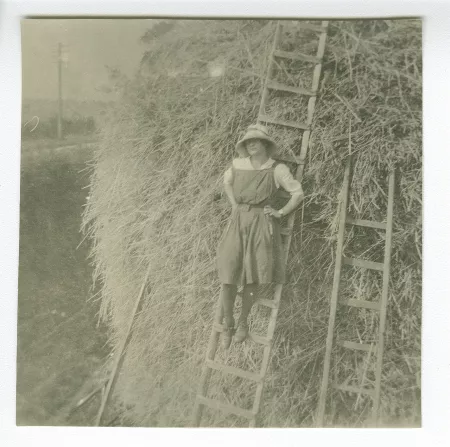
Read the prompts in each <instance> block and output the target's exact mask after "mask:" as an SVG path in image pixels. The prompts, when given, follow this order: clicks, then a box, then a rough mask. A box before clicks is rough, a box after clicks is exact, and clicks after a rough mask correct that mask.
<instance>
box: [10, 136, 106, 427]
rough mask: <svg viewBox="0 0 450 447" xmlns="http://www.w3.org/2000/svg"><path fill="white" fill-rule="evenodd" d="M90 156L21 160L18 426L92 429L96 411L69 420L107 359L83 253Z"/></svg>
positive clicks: (81, 151)
mask: <svg viewBox="0 0 450 447" xmlns="http://www.w3.org/2000/svg"><path fill="white" fill-rule="evenodd" d="M35 152H37V153H35ZM90 154H91V148H90V147H89V145H88V144H83V145H80V146H77V147H75V148H73V147H72V148H70V147H69V148H67V147H66V148H61V147H53V148H47V149H45V148H42V147H40V148H39V150H36V151H33V148H28V149H27V150H26V151H24V153H23V156H22V167H21V215H20V265H19V303H18V329H17V330H18V350H17V420H16V423H17V425H91V424H92V422H93V419H92V416H93V415H94V414H95V411H96V405H98V403H96V402H95V400H94V401H92V402H91V403H90V404H89V405H87V406H86V407H83V408H81V409H80V410H79V411H76V412H74V413H73V414H69V410H70V409H71V408H72V407H73V404H74V402H76V401H77V400H78V399H79V398H81V397H83V396H84V395H86V394H87V393H88V392H89V391H90V390H91V389H92V387H94V386H95V384H96V383H97V382H98V381H99V380H100V377H97V376H96V374H95V373H96V371H98V370H99V369H100V366H101V365H102V364H103V362H104V359H105V356H106V355H107V349H106V346H105V341H106V339H105V336H104V332H103V330H102V329H101V328H97V320H98V315H97V313H98V303H97V302H94V301H92V300H90V301H88V298H89V297H90V296H91V290H90V287H91V283H92V280H91V275H92V271H91V267H90V265H89V264H88V262H87V255H88V249H89V247H88V245H87V244H86V243H83V244H81V245H80V242H81V235H80V233H79V228H80V223H81V212H82V207H83V204H84V203H85V200H86V196H87V194H88V190H87V189H83V188H84V187H85V186H86V185H87V183H88V178H87V174H86V172H83V173H81V172H80V171H82V170H83V169H84V168H85V161H86V160H87V159H88V158H89V157H90ZM79 245H80V246H79ZM77 247H78V248H77ZM97 399H98V398H97Z"/></svg>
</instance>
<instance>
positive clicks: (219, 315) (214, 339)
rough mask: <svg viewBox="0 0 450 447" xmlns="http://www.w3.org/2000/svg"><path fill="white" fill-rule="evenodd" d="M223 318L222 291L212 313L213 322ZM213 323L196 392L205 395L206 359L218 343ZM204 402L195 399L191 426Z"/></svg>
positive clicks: (208, 372)
mask: <svg viewBox="0 0 450 447" xmlns="http://www.w3.org/2000/svg"><path fill="white" fill-rule="evenodd" d="M222 319H223V306H222V293H220V296H219V300H218V302H217V305H216V312H215V315H214V323H218V324H221V323H222ZM214 326H215V324H213V330H212V331H211V335H210V337H209V343H208V348H207V350H206V359H205V362H204V364H203V368H202V375H201V377H200V386H199V392H198V394H199V395H201V396H205V397H206V395H207V393H208V388H209V381H210V379H211V373H212V370H211V368H209V366H208V365H207V360H214V358H215V355H216V351H217V345H218V343H219V337H220V332H219V331H217V330H216V329H215V328H214ZM203 408H204V404H202V403H200V402H199V400H198V398H196V400H195V407H194V414H193V426H194V427H199V426H200V421H201V419H202V414H203Z"/></svg>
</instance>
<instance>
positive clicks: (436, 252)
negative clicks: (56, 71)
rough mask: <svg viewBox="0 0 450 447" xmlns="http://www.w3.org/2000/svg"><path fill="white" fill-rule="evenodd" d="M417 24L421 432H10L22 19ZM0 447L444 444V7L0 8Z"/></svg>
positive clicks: (200, 4)
mask: <svg viewBox="0 0 450 447" xmlns="http://www.w3.org/2000/svg"><path fill="white" fill-rule="evenodd" d="M30 16H36V17H38V16H39V17H42V16H64V17H73V16H76V17H86V18H90V16H98V17H100V16H101V17H105V16H108V17H111V16H121V17H122V16H134V17H136V18H151V17H155V16H159V17H167V16H172V17H205V18H206V17H209V18H212V17H217V18H219V17H244V16H246V17H265V18H270V17H299V18H303V17H305V18H308V17H317V18H322V17H323V18H331V17H332V18H378V17H386V18H388V17H391V18H392V17H422V18H423V56H424V84H423V93H424V98H423V99H424V101H423V111H424V121H423V129H424V135H423V136H424V138H423V142H424V149H423V150H424V157H423V159H424V194H423V203H424V250H423V261H424V277H423V285H424V288H423V323H422V345H423V351H422V380H423V383H422V404H423V406H422V428H420V429H378V430H369V429H364V430H363V429H359V430H358V429H264V430H258V429H256V430H250V429H247V430H232V429H144V428H132V429H131V428H74V427H67V428H65V427H48V428H47V427H16V426H15V413H16V412H15V383H16V379H15V377H16V347H17V341H16V335H17V329H16V326H17V324H16V323H17V275H18V253H19V249H18V247H19V246H18V236H19V197H20V196H19V191H20V177H19V176H20V134H21V133H20V127H21V123H20V119H21V53H20V19H21V18H24V17H30ZM0 88H1V94H0V117H1V119H0V135H1V137H2V138H1V140H0V443H1V444H2V445H5V446H8V447H9V446H13V445H14V446H22V445H24V446H40V445H43V446H46V447H49V446H53V445H55V446H56V445H58V446H61V445H63V446H72V445H73V446H80V445H83V446H91V445H96V446H98V445H108V446H116V445H117V446H121V447H123V446H124V445H130V446H133V447H134V446H139V445H150V444H152V443H158V444H159V443H164V444H169V445H171V444H172V445H182V446H185V445H189V446H190V445H195V446H202V445H208V446H211V445H214V446H215V447H217V446H222V445H223V446H225V445H226V446H227V447H230V446H234V445H237V446H240V445H258V446H265V445H283V446H284V445H300V443H301V444H302V445H329V446H331V445H332V446H333V447H335V446H337V445H341V444H342V445H345V446H346V447H350V446H352V445H358V446H359V445H362V444H363V445H364V447H368V446H372V445H373V446H377V447H379V446H380V445H381V444H384V445H388V446H390V445H395V446H399V445H407V446H408V447H412V446H424V445H427V444H429V445H430V446H433V447H434V446H440V445H448V444H449V443H450V436H449V435H450V430H449V426H450V347H449V343H450V324H449V318H450V262H449V251H450V250H449V249H450V243H449V242H450V232H449V226H450V206H449V205H448V204H447V201H448V198H449V197H450V175H449V173H448V171H449V150H448V149H447V145H448V144H449V143H448V142H449V141H450V118H449V115H450V113H449V104H450V7H449V3H448V2H447V1H428V2H426V1H422V2H414V1H405V0H404V1H398V0H392V1H374V0H372V1H362V0H345V1H338V0H324V1H319V0H311V1H284V0H278V1H277V0H266V1H264V2H261V1H254V0H253V1H248V0H245V1H242V0H241V1H239V0H233V1H230V0H227V1H220V2H219V1H209V2H208V1H206V0H203V1H199V0H197V1H191V0H186V1H183V0H178V1H162V0H160V1H152V0H149V1H142V0H141V1H122V2H117V1H115V2H112V1H101V0H96V1H93V0H89V1H87V0H76V1H73V0H69V1H64V2H62V1H60V2H56V1H54V2H45V1H40V0H28V1H6V2H5V1H4V2H3V3H1V4H0Z"/></svg>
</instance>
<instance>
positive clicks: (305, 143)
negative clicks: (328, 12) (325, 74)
mask: <svg viewBox="0 0 450 447" xmlns="http://www.w3.org/2000/svg"><path fill="white" fill-rule="evenodd" d="M324 23H326V26H328V22H322V24H324ZM326 40H327V32H326V31H324V32H322V33H321V34H320V38H319V46H318V48H317V54H316V57H317V58H319V59H320V61H322V58H323V55H324V53H325V44H326ZM321 73H322V62H319V63H318V64H316V65H315V67H314V73H313V79H312V84H311V89H312V91H313V92H317V91H318V89H319V83H320V75H321ZM316 99H317V96H311V97H310V98H309V100H308V115H307V120H306V124H307V125H308V129H307V130H306V131H305V132H303V137H302V143H301V150H300V157H299V158H300V159H299V166H298V169H297V174H296V178H297V180H301V179H302V176H303V171H304V169H305V160H306V157H307V155H308V148H309V139H310V137H311V129H310V127H311V125H312V122H313V117H314V111H315V108H316Z"/></svg>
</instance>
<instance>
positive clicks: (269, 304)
mask: <svg viewBox="0 0 450 447" xmlns="http://www.w3.org/2000/svg"><path fill="white" fill-rule="evenodd" d="M255 304H259V305H260V306H266V307H270V308H271V309H277V308H278V306H277V305H276V303H275V302H274V301H273V300H268V299H266V298H258V299H257V300H255Z"/></svg>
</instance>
